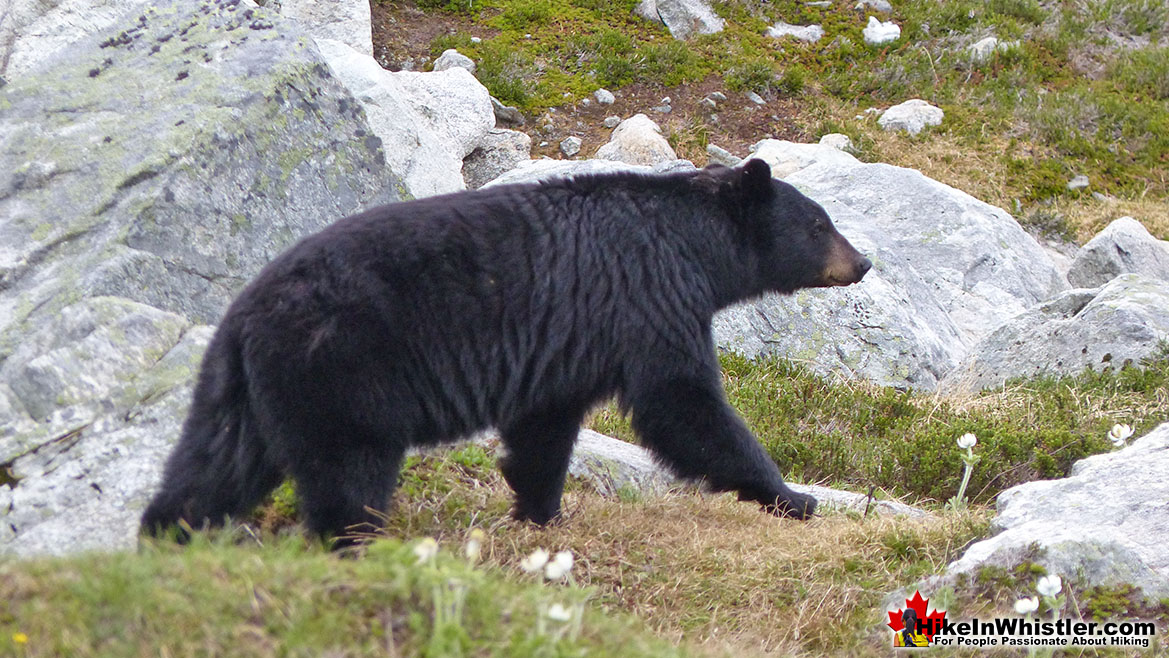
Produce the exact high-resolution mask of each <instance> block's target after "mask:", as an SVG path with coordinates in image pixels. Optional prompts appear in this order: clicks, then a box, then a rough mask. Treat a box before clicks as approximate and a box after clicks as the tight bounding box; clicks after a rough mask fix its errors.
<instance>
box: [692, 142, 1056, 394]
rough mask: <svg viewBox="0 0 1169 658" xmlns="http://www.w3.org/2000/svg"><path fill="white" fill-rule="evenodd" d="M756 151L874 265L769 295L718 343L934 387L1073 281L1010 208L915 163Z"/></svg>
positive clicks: (726, 318)
mask: <svg viewBox="0 0 1169 658" xmlns="http://www.w3.org/2000/svg"><path fill="white" fill-rule="evenodd" d="M784 144H785V143H782V142H779V143H769V144H764V145H760V146H759V148H757V149H756V154H757V155H761V156H763V157H764V159H767V160H768V161H769V162H771V163H772V164H773V165H774V166H777V167H778V168H779V170H780V171H781V172H783V171H789V170H792V169H795V171H792V173H790V174H789V175H788V176H787V178H786V180H787V182H789V183H791V184H793V185H795V186H796V187H797V188H798V189H800V191H802V192H804V193H805V194H808V195H809V196H810V197H812V198H813V199H815V200H816V201H818V202H820V203H821V204H822V205H823V206H824V207H825V208H826V209H827V211H828V214H829V216H831V217H832V218H833V221H834V222H835V223H836V225H837V227H838V228H839V229H840V231H841V233H843V234H844V235H845V237H847V238H848V239H849V241H850V242H852V243H853V244H854V245H856V247H857V248H858V249H860V250H861V251H862V252H864V253H865V254H866V255H868V256H869V258H870V259H872V260H873V263H874V266H873V270H872V271H870V272H869V274H868V275H867V276H866V277H865V279H864V281H863V282H862V283H861V284H860V285H856V286H849V287H847V288H834V289H823V290H805V291H800V292H798V293H796V294H795V295H794V296H791V297H781V296H768V297H765V298H763V299H761V300H758V301H756V302H752V303H749V304H745V305H741V306H738V307H734V308H731V309H727V310H726V311H724V312H723V313H721V314H719V315H718V316H716V318H715V336H716V338H717V340H718V344H719V345H720V347H723V348H724V349H731V350H735V351H738V352H742V353H745V354H747V355H750V356H755V355H760V354H777V355H780V356H783V357H785V358H788V359H792V360H794V361H797V362H800V363H804V364H806V365H808V366H810V367H812V368H813V369H814V370H817V371H819V372H830V371H831V372H840V373H845V374H848V375H852V376H857V377H862V378H865V379H869V380H871V381H875V382H878V383H880V384H886V385H892V386H898V387H908V386H912V387H916V388H921V389H932V388H934V387H935V386H936V385H937V382H938V380H939V379H941V377H943V376H944V375H945V374H946V373H947V372H948V371H949V370H950V369H952V368H953V367H954V366H956V365H957V364H958V362H959V360H960V359H961V358H962V357H963V356H964V355H965V354H966V352H967V350H968V349H969V348H970V347H971V346H972V345H973V344H974V343H976V342H977V341H978V340H979V339H981V338H982V337H983V336H985V335H986V334H987V333H988V332H990V331H991V330H993V329H994V328H995V327H997V326H998V325H1000V324H1002V323H1003V322H1005V321H1007V320H1008V319H1009V318H1010V317H1012V316H1013V315H1016V314H1018V313H1022V312H1023V311H1025V310H1026V309H1027V308H1029V307H1031V306H1033V305H1034V304H1036V303H1038V302H1040V301H1042V300H1044V299H1046V298H1048V297H1049V296H1050V295H1052V294H1054V293H1055V292H1057V291H1059V290H1062V289H1064V288H1066V283H1064V282H1063V280H1062V278H1061V277H1060V275H1059V272H1058V271H1057V269H1056V268H1055V266H1054V264H1053V263H1052V261H1051V259H1050V258H1048V256H1047V255H1046V253H1045V252H1044V250H1043V249H1042V248H1041V247H1040V246H1039V244H1038V243H1036V241H1035V240H1034V239H1033V238H1031V236H1029V235H1028V234H1027V233H1026V232H1025V231H1023V229H1022V228H1021V227H1020V226H1019V224H1018V223H1017V222H1016V221H1015V220H1014V219H1013V218H1012V217H1011V216H1010V215H1009V214H1007V213H1006V212H1004V211H1002V210H1000V209H998V208H994V207H993V206H990V205H987V204H985V203H982V202H981V201H978V200H977V199H974V198H973V197H971V196H969V195H967V194H965V193H963V192H961V191H959V190H956V189H954V188H952V187H949V186H947V185H944V184H942V183H939V182H937V181H934V180H931V179H929V178H926V177H925V176H923V175H922V174H920V173H919V172H916V171H912V170H909V169H902V168H899V167H892V166H889V165H883V164H862V163H860V162H859V161H857V160H856V159H855V158H853V157H852V156H850V155H848V154H847V153H844V152H842V151H840V150H838V149H835V148H832V147H829V146H825V145H810V144H802V145H791V146H790V147H785V146H784Z"/></svg>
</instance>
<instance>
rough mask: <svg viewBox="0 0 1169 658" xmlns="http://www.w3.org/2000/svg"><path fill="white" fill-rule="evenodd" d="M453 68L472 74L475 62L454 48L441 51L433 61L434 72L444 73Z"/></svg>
mask: <svg viewBox="0 0 1169 658" xmlns="http://www.w3.org/2000/svg"><path fill="white" fill-rule="evenodd" d="M455 67H458V68H461V69H466V71H467V73H474V72H475V61H474V60H472V59H471V58H470V57H467V56H466V55H464V54H462V53H460V52H459V51H457V50H455V49H454V48H448V49H446V50H444V51H442V54H441V55H439V56H438V59H436V60H434V70H435V71H445V70H447V69H450V68H455Z"/></svg>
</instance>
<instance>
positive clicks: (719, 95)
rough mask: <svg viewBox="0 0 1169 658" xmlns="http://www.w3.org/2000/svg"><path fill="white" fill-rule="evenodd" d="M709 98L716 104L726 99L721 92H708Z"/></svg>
mask: <svg viewBox="0 0 1169 658" xmlns="http://www.w3.org/2000/svg"><path fill="white" fill-rule="evenodd" d="M709 98H710V100H712V101H715V102H716V103H721V102H723V101H725V100H726V99H727V95H726V94H724V93H722V92H721V91H712V92H710V96H709Z"/></svg>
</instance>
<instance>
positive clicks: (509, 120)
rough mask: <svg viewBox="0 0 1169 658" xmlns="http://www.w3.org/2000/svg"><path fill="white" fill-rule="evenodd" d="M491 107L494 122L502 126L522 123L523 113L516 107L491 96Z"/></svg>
mask: <svg viewBox="0 0 1169 658" xmlns="http://www.w3.org/2000/svg"><path fill="white" fill-rule="evenodd" d="M491 109H492V110H494V111H495V122H496V123H498V124H500V125H503V126H522V125H524V123H525V121H524V115H523V113H521V112H520V111H519V110H518V109H517V108H514V107H512V106H510V105H504V104H503V103H501V102H499V99H497V98H496V97H494V96H492V97H491Z"/></svg>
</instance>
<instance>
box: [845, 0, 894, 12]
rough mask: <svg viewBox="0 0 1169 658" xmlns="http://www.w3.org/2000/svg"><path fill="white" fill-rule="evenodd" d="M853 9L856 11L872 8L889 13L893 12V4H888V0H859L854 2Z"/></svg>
mask: <svg viewBox="0 0 1169 658" xmlns="http://www.w3.org/2000/svg"><path fill="white" fill-rule="evenodd" d="M854 9H856V10H857V11H865V10H867V9H872V10H873V11H879V12H881V13H884V14H889V13H892V12H893V5H891V4H889V2H888V0H860V2H858V3H856V7H854Z"/></svg>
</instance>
